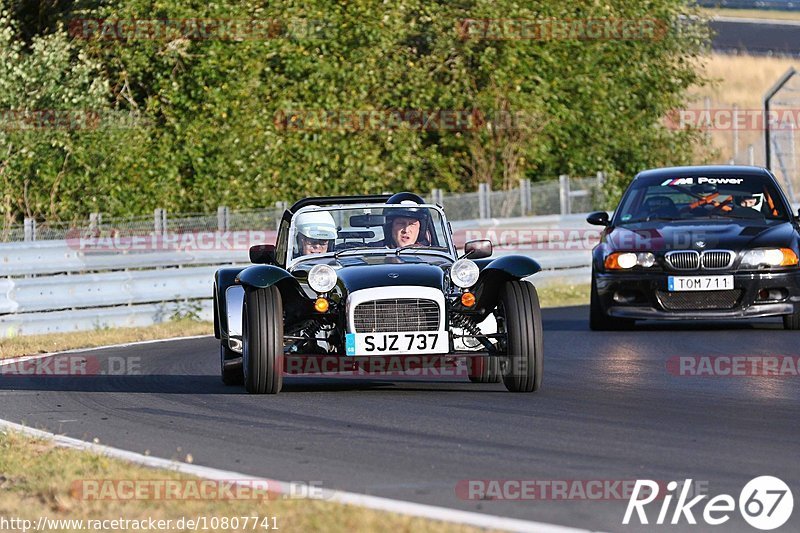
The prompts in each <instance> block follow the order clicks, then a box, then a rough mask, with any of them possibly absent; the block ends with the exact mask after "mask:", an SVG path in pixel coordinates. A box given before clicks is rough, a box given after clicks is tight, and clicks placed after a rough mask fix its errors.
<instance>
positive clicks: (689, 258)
mask: <svg viewBox="0 0 800 533" xmlns="http://www.w3.org/2000/svg"><path fill="white" fill-rule="evenodd" d="M665 258H666V260H667V263H668V264H669V266H671V267H672V268H674V269H675V270H697V269H698V268H700V254H699V253H698V252H696V251H694V250H684V251H679V252H667V254H666V256H665Z"/></svg>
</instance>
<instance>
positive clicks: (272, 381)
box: [242, 286, 283, 394]
mask: <svg viewBox="0 0 800 533" xmlns="http://www.w3.org/2000/svg"><path fill="white" fill-rule="evenodd" d="M242 342H243V346H242V370H243V371H244V386H245V388H246V389H247V392H249V393H251V394H277V393H278V392H280V390H281V386H282V385H283V300H282V299H281V293H280V291H279V290H278V288H277V287H275V286H272V287H267V288H265V289H246V291H245V295H244V308H243V312H242Z"/></svg>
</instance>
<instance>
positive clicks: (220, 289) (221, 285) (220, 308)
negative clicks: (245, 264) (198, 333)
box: [214, 268, 244, 340]
mask: <svg viewBox="0 0 800 533" xmlns="http://www.w3.org/2000/svg"><path fill="white" fill-rule="evenodd" d="M242 270H244V269H243V268H220V269H219V270H217V271H216V272H215V273H214V336H215V337H216V338H218V339H221V340H225V339H227V338H228V301H227V298H225V291H227V290H228V287H230V286H232V285H235V284H236V276H238V275H239V272H241V271H242Z"/></svg>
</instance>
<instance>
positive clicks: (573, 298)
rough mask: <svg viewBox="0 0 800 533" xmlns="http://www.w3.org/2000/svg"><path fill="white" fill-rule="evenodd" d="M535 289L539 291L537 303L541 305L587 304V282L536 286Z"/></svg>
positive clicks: (588, 288) (588, 287)
mask: <svg viewBox="0 0 800 533" xmlns="http://www.w3.org/2000/svg"><path fill="white" fill-rule="evenodd" d="M536 291H537V292H538V293H539V303H540V304H541V306H542V307H567V306H571V305H589V291H590V286H589V284H588V283H578V284H573V285H566V284H565V285H552V286H545V287H537V288H536Z"/></svg>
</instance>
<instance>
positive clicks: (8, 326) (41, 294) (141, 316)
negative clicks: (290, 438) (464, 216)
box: [0, 215, 599, 339]
mask: <svg viewBox="0 0 800 533" xmlns="http://www.w3.org/2000/svg"><path fill="white" fill-rule="evenodd" d="M451 225H452V227H453V232H454V234H455V235H456V236H457V239H458V240H460V241H462V242H457V244H459V246H461V245H463V241H464V240H466V239H467V238H486V237H489V238H494V240H495V242H496V244H497V251H496V254H495V255H496V256H501V255H506V254H509V253H524V254H527V255H530V256H532V257H535V258H536V259H537V260H538V261H539V262H540V264H541V265H542V267H543V269H545V272H542V273H539V274H536V276H535V277H534V278H533V279H534V281H535V282H536V284H537V285H542V284H549V283H564V282H566V283H582V282H588V280H589V269H588V267H589V265H590V261H591V252H590V250H589V249H587V248H586V247H585V246H583V247H578V248H577V249H575V248H569V247H565V246H560V245H559V244H558V240H559V239H563V238H569V232H570V231H578V232H581V231H585V230H590V231H592V230H595V229H594V228H593V227H592V226H589V225H588V224H587V223H586V222H585V215H566V216H562V215H548V216H539V217H524V218H523V217H520V218H506V219H483V220H462V221H454V222H452V223H451ZM531 229H537V230H539V231H540V232H544V235H545V236H550V237H552V239H545V241H544V242H542V241H541V239H540V240H539V241H538V242H526V241H525V238H524V236H525V235H526V233H525V232H526V231H527V230H531ZM516 230H524V231H521V232H517V231H516ZM549 230H557V231H555V232H553V233H552V234H549V233H548V231H549ZM503 231H505V233H503ZM595 231H596V230H595ZM263 233H264V232H262V234H263ZM270 233H271V234H272V232H270ZM508 233H511V234H514V235H519V234H522V235H523V238H522V239H516V240H515V241H514V242H501V241H504V238H505V237H504V236H505V235H506V234H508ZM597 233H598V235H599V232H597ZM540 235H541V234H540ZM272 239H273V240H274V237H272ZM252 244H256V243H252ZM248 263H249V260H248V252H247V247H246V246H243V247H242V248H241V249H234V250H227V249H210V250H192V251H185V250H173V251H160V250H157V251H134V252H125V253H110V252H103V253H101V252H98V251H96V250H95V251H88V252H87V251H83V250H82V249H81V248H80V246H76V244H75V243H74V242H72V243H71V242H69V241H64V240H62V241H37V242H27V243H7V244H0V272H2V276H3V278H0V339H1V338H7V337H12V336H16V335H32V334H41V333H54V332H67V331H85V330H92V329H102V328H108V327H125V326H137V325H148V324H153V323H159V322H165V321H168V320H170V319H171V318H173V317H179V316H192V317H196V318H200V319H203V320H211V319H212V301H211V293H212V287H213V274H214V271H215V270H216V269H217V268H218V267H219V266H221V265H224V264H248Z"/></svg>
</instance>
